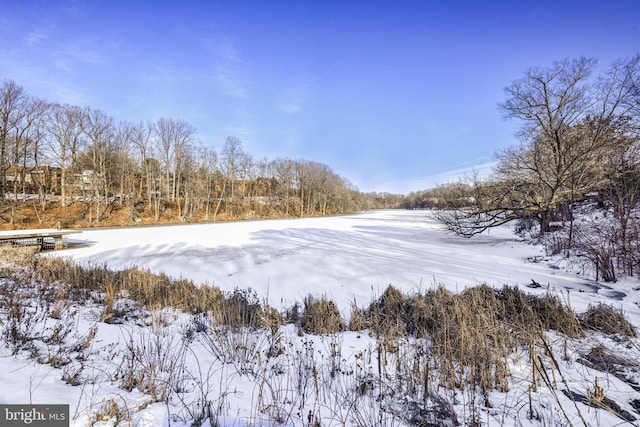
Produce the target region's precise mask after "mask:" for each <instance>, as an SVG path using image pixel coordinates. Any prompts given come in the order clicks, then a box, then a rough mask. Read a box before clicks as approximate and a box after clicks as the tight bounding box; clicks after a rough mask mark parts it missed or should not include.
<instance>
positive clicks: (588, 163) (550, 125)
mask: <svg viewBox="0 0 640 427" xmlns="http://www.w3.org/2000/svg"><path fill="white" fill-rule="evenodd" d="M595 64H596V61H595V60H594V59H589V58H580V59H575V60H563V61H559V62H556V63H554V64H553V65H552V66H551V67H549V68H547V69H540V68H532V69H530V70H528V71H527V72H526V73H525V76H524V77H523V78H521V79H519V80H516V81H514V82H513V83H512V84H511V85H510V86H508V87H507V88H506V89H505V92H506V94H507V100H506V101H505V102H504V103H502V104H501V105H500V108H501V109H502V111H503V112H504V113H505V116H506V117H507V118H515V119H518V120H520V122H521V128H520V131H519V137H520V141H521V142H520V144H519V145H518V146H515V147H508V148H507V149H505V150H504V151H503V152H502V153H501V154H500V155H499V157H498V162H497V166H496V168H495V170H494V172H495V173H494V177H493V181H492V182H491V183H486V184H483V185H480V183H477V182H475V183H473V186H474V188H475V189H476V191H475V194H474V198H473V200H472V202H471V203H470V206H469V207H468V208H466V209H463V210H460V211H458V212H456V213H453V214H449V215H442V219H443V221H444V222H445V223H446V224H447V225H448V226H449V228H450V229H451V230H453V231H455V232H457V233H459V234H462V235H465V236H472V235H474V234H477V233H480V232H482V231H484V230H486V229H487V228H489V227H493V226H496V225H500V224H502V223H505V222H508V221H510V220H512V219H515V218H522V217H531V218H535V219H536V220H537V221H538V222H539V225H540V234H544V233H545V232H547V231H549V228H550V215H551V213H552V212H553V211H555V210H556V209H558V208H559V207H561V206H570V203H571V202H573V201H574V200H575V199H576V197H582V196H583V194H584V193H585V192H587V191H588V190H589V189H591V188H597V187H598V186H600V185H602V184H603V182H604V176H603V170H602V167H601V166H602V162H603V157H604V155H605V153H606V150H607V148H608V147H610V145H611V142H612V139H611V138H610V136H611V135H612V133H613V132H615V130H616V129H617V128H618V127H619V126H620V124H621V123H622V122H623V121H624V119H623V117H624V114H625V111H626V110H624V109H621V106H622V105H623V102H622V100H623V99H624V97H625V96H626V94H625V92H624V91H621V90H617V88H619V87H620V82H619V81H618V80H617V78H616V76H618V75H620V74H619V73H617V72H616V68H617V67H618V65H614V66H613V67H612V69H611V71H610V72H609V73H608V74H607V75H605V76H603V77H601V78H600V79H599V80H598V81H597V82H592V81H590V80H589V76H590V74H591V72H592V70H593V68H594V66H595ZM569 217H570V215H569Z"/></svg>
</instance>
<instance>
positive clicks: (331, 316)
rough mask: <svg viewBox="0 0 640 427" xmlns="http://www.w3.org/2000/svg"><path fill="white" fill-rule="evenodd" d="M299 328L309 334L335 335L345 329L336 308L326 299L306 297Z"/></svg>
mask: <svg viewBox="0 0 640 427" xmlns="http://www.w3.org/2000/svg"><path fill="white" fill-rule="evenodd" d="M300 327H301V328H302V330H303V331H305V332H306V333H309V334H335V333H337V332H342V331H344V330H345V329H346V327H345V322H344V319H343V318H342V315H341V314H340V310H338V306H337V305H336V304H335V303H334V302H333V301H331V300H329V299H327V298H326V297H321V298H317V297H313V296H307V297H306V298H305V299H304V311H303V313H302V317H301V319H300Z"/></svg>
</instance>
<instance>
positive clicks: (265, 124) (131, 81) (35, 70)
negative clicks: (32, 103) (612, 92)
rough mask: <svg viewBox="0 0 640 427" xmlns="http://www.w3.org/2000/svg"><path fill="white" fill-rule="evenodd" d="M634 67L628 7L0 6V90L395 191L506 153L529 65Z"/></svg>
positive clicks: (8, 0) (635, 31)
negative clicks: (169, 123) (507, 105)
mask: <svg viewBox="0 0 640 427" xmlns="http://www.w3.org/2000/svg"><path fill="white" fill-rule="evenodd" d="M638 52H640V0H620V1H616V0H609V1H604V0H601V1H588V0H587V1H585V0H582V1H562V0H555V1H540V0H537V1H532V2H529V1H519V0H514V1H493V2H492V1H489V0H487V1H426V0H425V1H387V2H381V1H378V2H376V1H348V0H343V1H329V0H323V1H253V2H245V1H236V0H233V1H229V0H225V1H161V0H155V1H136V0H128V1H117V0H111V1H54V0H44V1H29V0H20V1H16V0H0V80H4V79H11V80H14V81H16V82H17V83H18V84H21V85H22V86H23V87H24V88H25V89H26V90H27V91H28V92H29V93H30V94H32V95H37V96H41V97H44V98H46V99H48V100H49V101H56V102H61V103H70V104H76V105H80V106H91V107H93V108H99V109H102V110H104V111H106V112H107V113H109V114H111V115H112V116H113V117H115V118H116V119H118V120H129V121H138V120H152V121H155V120H157V119H158V118H160V117H167V118H168V117H171V118H175V119H181V120H185V121H187V122H189V123H190V124H192V125H193V126H195V127H196V129H197V130H198V137H199V140H200V141H201V142H202V143H203V144H205V145H210V146H212V147H214V148H216V149H221V147H222V145H223V143H224V140H225V138H226V137H227V136H229V135H233V136H236V137H238V138H240V139H241V140H242V141H243V144H244V147H245V150H246V151H247V152H249V153H250V154H252V155H254V156H255V157H257V158H261V157H267V158H269V159H275V158H292V159H307V160H314V161H318V162H322V163H325V164H327V165H329V166H330V167H331V168H332V169H333V170H334V171H335V172H336V173H338V174H340V175H342V176H345V177H346V178H348V179H349V180H350V181H351V182H353V183H354V184H355V185H356V186H357V187H358V188H359V189H360V190H363V191H390V192H396V193H408V192H409V191H413V190H419V189H424V188H427V187H429V186H432V185H434V184H435V183H440V182H443V181H446V180H447V179H448V177H450V176H452V175H455V174H456V173H458V172H459V171H460V170H464V169H470V168H472V167H477V168H478V169H482V167H483V165H486V164H487V163H488V162H491V161H492V160H493V159H494V154H495V153H496V151H498V150H500V149H501V148H502V147H505V146H506V145H509V144H512V143H514V142H515V137H514V136H513V133H514V130H515V128H516V126H517V123H514V122H507V121H504V120H503V119H502V117H501V114H500V112H499V111H498V109H497V103H498V102H501V101H502V100H503V99H504V92H503V88H504V87H505V86H507V85H509V84H510V83H511V81H513V80H515V79H517V78H519V77H521V76H522V75H523V72H524V71H525V70H526V69H527V68H529V67H531V66H548V65H550V64H551V62H553V61H555V60H559V59H563V58H566V57H579V56H582V55H584V56H594V57H597V58H599V60H600V69H604V68H606V67H607V66H608V65H609V64H610V63H611V62H612V61H613V60H614V59H616V58H620V57H624V58H628V57H631V56H633V55H635V54H637V53H638Z"/></svg>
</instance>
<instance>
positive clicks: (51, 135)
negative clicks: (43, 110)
mask: <svg viewBox="0 0 640 427" xmlns="http://www.w3.org/2000/svg"><path fill="white" fill-rule="evenodd" d="M82 116H83V112H82V109H80V108H79V107H75V106H71V105H60V104H53V105H52V106H51V108H50V109H49V111H48V117H47V122H46V128H47V137H46V141H47V148H48V153H47V154H48V156H49V159H50V160H51V162H53V163H54V164H55V165H56V166H57V167H59V168H60V196H61V206H62V208H63V209H64V208H66V207H67V179H68V177H67V174H68V170H69V168H70V167H71V165H72V164H73V162H74V161H75V160H76V156H77V154H78V153H79V151H80V149H81V148H82V146H83V145H84V143H85V141H84V140H83V138H82V127H81V123H82Z"/></svg>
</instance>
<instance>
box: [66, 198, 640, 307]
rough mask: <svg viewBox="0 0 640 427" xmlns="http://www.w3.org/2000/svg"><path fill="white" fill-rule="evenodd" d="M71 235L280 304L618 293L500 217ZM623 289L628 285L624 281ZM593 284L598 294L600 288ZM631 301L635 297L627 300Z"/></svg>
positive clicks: (364, 218) (113, 254) (122, 261)
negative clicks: (464, 233) (474, 292)
mask: <svg viewBox="0 0 640 427" xmlns="http://www.w3.org/2000/svg"><path fill="white" fill-rule="evenodd" d="M71 237H72V239H70V241H72V242H77V243H86V244H87V246H86V247H82V248H79V249H73V250H68V251H64V252H59V253H56V255H61V256H70V257H72V258H74V259H76V260H78V261H92V262H95V263H107V264H108V265H109V266H110V267H112V268H114V269H117V268H123V267H128V266H132V265H137V266H139V267H148V268H149V269H151V271H153V272H164V273H166V274H168V275H171V276H174V277H183V278H188V279H192V280H193V281H194V282H195V283H196V284H211V285H215V286H217V287H219V288H221V289H223V290H228V291H232V290H233V289H234V288H251V289H253V290H255V291H256V292H257V294H258V296H259V297H260V298H261V299H263V298H268V302H269V304H270V305H273V306H274V307H279V308H280V307H286V306H290V305H292V304H293V303H294V302H295V301H302V299H303V298H304V297H305V296H306V295H308V294H313V295H326V296H327V297H329V298H331V299H333V300H334V301H336V302H337V303H338V304H339V305H340V309H341V310H342V312H343V314H345V315H346V314H348V313H349V310H348V309H349V306H350V304H351V303H353V302H354V301H355V302H356V303H357V304H358V305H359V306H363V305H367V304H368V303H370V302H371V299H372V298H373V297H376V296H379V295H380V293H381V292H382V291H383V290H384V289H385V288H386V287H387V285H389V284H392V285H393V286H395V287H397V288H399V289H401V290H403V291H406V292H410V291H418V290H426V289H429V288H430V287H432V286H434V285H437V284H443V285H445V286H446V287H448V288H449V289H451V290H454V291H461V290H463V289H464V288H465V287H468V286H473V285H477V284H482V283H486V284H490V285H493V286H499V287H501V286H502V285H505V284H509V285H514V284H520V285H526V284H530V283H531V281H532V280H535V281H536V282H538V283H540V284H542V285H544V286H546V285H549V286H550V287H551V288H556V289H560V290H565V289H571V290H574V291H580V292H586V293H587V294H591V296H586V297H585V298H581V299H579V300H578V299H576V300H574V301H572V302H573V303H574V304H579V306H577V307H576V308H577V309H578V310H582V309H583V305H584V304H585V303H589V302H593V301H595V299H597V298H598V297H600V296H609V295H610V294H611V295H615V296H616V297H617V298H620V299H624V298H623V294H619V293H618V291H621V290H620V289H616V291H615V292H613V291H612V290H610V289H609V288H608V287H606V286H596V284H595V283H594V282H593V281H591V280H588V279H583V278H582V277H580V275H577V274H573V273H565V272H563V271H561V270H557V269H552V268H549V266H548V265H547V264H544V263H534V262H528V261H527V260H528V259H529V260H532V259H534V258H535V257H541V256H542V255H543V254H544V251H543V249H542V248H541V247H540V246H534V245H530V244H527V243H525V242H522V241H521V239H519V238H518V237H517V236H515V235H514V234H513V233H512V232H511V230H510V228H508V227H501V228H497V229H492V230H490V232H488V233H486V234H483V235H480V236H477V237H475V238H473V239H463V238H459V237H456V236H453V235H451V234H448V233H446V232H445V231H444V230H443V228H442V226H441V225H440V224H439V223H438V222H437V221H436V220H435V219H434V217H433V214H432V213H431V212H429V211H403V210H389V211H375V212H365V213H360V214H356V215H349V216H340V217H326V218H312V219H291V220H271V221H253V222H233V223H217V224H206V225H180V226H164V227H148V228H123V229H109V230H101V229H88V230H84V231H83V233H82V234H79V235H74V236H71ZM622 291H624V289H623V290H622ZM596 294H597V295H596ZM628 308H629V309H632V308H634V306H633V305H631V306H629V307H628Z"/></svg>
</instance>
